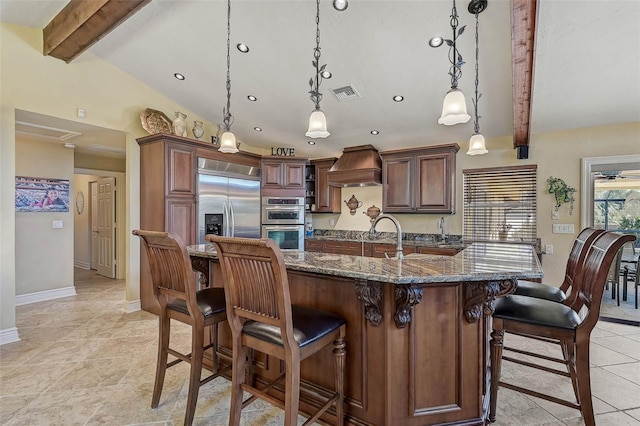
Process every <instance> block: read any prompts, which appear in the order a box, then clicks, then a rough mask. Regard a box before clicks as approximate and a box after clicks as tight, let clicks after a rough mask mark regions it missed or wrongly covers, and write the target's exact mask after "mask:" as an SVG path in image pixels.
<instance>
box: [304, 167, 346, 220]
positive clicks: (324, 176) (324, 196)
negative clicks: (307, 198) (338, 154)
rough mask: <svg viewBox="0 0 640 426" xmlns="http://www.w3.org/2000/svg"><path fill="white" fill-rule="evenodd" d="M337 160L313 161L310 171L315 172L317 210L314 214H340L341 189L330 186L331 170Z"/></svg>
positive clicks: (314, 187)
mask: <svg viewBox="0 0 640 426" xmlns="http://www.w3.org/2000/svg"><path fill="white" fill-rule="evenodd" d="M336 160H337V158H322V159H318V160H312V161H311V167H310V169H311V170H313V176H314V177H315V179H314V182H313V183H314V186H313V191H314V197H313V202H311V203H310V204H315V206H316V209H315V210H314V213H340V211H341V207H342V206H341V205H340V188H339V187H337V186H330V185H329V180H328V177H329V169H331V166H333V163H335V162H336Z"/></svg>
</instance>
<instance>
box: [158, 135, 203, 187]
mask: <svg viewBox="0 0 640 426" xmlns="http://www.w3.org/2000/svg"><path fill="white" fill-rule="evenodd" d="M166 146H167V151H166V161H167V168H166V170H167V173H166V175H165V178H166V179H167V182H166V185H165V188H166V194H165V195H167V196H176V195H177V196H180V195H185V196H195V194H196V173H195V171H194V167H195V149H194V148H189V147H185V146H183V145H172V144H167V145H166Z"/></svg>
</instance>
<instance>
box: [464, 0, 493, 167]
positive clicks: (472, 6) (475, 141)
mask: <svg viewBox="0 0 640 426" xmlns="http://www.w3.org/2000/svg"><path fill="white" fill-rule="evenodd" d="M486 8H487V0H472V1H471V2H470V3H469V12H470V13H473V14H475V15H476V81H475V83H476V92H475V99H472V102H473V111H474V122H473V135H472V136H471V139H470V140H469V150H468V151H467V155H481V154H486V153H487V152H489V151H487V148H486V147H485V144H484V136H482V134H481V133H480V116H479V115H478V101H479V100H480V98H481V97H482V93H480V94H478V74H479V73H478V58H479V56H480V48H479V47H478V32H479V31H478V29H479V28H480V24H479V20H478V15H479V14H480V13H481V12H482V11H483V10H485V9H486Z"/></svg>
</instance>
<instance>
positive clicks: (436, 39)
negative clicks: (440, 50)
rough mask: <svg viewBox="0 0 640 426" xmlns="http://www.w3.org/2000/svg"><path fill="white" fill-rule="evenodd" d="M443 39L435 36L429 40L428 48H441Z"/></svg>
mask: <svg viewBox="0 0 640 426" xmlns="http://www.w3.org/2000/svg"><path fill="white" fill-rule="evenodd" d="M443 41H444V39H443V38H442V37H440V36H435V37H433V38H432V39H431V40H429V46H431V47H440V46H442V42H443Z"/></svg>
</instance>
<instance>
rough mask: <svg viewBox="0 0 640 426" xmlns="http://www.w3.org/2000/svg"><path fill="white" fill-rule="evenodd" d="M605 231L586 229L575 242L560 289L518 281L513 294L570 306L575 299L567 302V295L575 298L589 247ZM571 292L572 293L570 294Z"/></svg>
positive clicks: (532, 282) (553, 286) (550, 285)
mask: <svg viewBox="0 0 640 426" xmlns="http://www.w3.org/2000/svg"><path fill="white" fill-rule="evenodd" d="M603 232H604V231H603V230H602V229H594V228H585V229H583V230H582V231H580V233H579V234H578V236H577V237H576V238H575V240H573V244H572V246H571V251H570V252H569V258H568V259H567V268H566V270H565V274H564V280H563V281H562V284H561V285H560V287H556V286H555V285H552V284H544V283H538V282H534V281H527V280H518V286H517V287H516V291H515V292H514V293H513V294H517V295H520V296H529V297H536V298H538V299H545V300H551V301H553V302H560V303H565V304H567V305H570V304H571V302H572V299H573V297H571V296H569V297H570V299H569V300H568V301H567V295H573V296H575V295H576V294H577V292H574V289H573V288H572V287H573V284H574V282H575V279H576V271H578V270H579V269H581V268H580V266H581V265H582V263H583V262H584V259H585V257H586V256H587V252H588V251H589V247H591V244H592V243H593V241H594V240H595V239H596V238H597V237H598V236H599V235H600V234H602V233H603ZM569 291H571V292H570V293H569Z"/></svg>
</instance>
